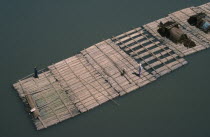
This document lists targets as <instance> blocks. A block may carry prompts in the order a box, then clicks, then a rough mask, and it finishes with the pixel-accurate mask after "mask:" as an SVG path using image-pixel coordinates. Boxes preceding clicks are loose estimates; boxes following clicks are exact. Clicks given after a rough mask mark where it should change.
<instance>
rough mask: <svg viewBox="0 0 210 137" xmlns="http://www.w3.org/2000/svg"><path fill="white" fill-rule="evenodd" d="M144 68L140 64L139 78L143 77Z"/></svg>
mask: <svg viewBox="0 0 210 137" xmlns="http://www.w3.org/2000/svg"><path fill="white" fill-rule="evenodd" d="M142 70H143V67H142V65H141V63H140V64H139V77H141V73H142Z"/></svg>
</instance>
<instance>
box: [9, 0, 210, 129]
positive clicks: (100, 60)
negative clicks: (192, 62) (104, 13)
mask: <svg viewBox="0 0 210 137" xmlns="http://www.w3.org/2000/svg"><path fill="white" fill-rule="evenodd" d="M199 12H204V13H206V14H207V15H208V17H210V3H207V4H204V5H201V6H198V7H190V8H186V9H183V10H180V11H177V12H174V13H171V14H169V15H168V16H167V17H165V18H162V19H159V20H156V21H154V22H151V23H148V24H146V25H143V26H142V27H138V28H135V29H132V30H130V31H128V32H125V33H123V34H120V35H118V36H115V37H113V38H111V39H107V40H104V41H102V42H100V43H98V44H95V45H93V46H91V47H89V48H87V49H84V50H83V51H81V52H80V53H79V54H77V55H75V56H73V57H70V58H67V59H64V60H62V61H60V62H58V63H55V64H52V65H50V66H48V67H47V68H46V69H44V70H41V71H40V72H39V78H34V77H33V75H29V76H27V77H25V78H23V79H21V80H19V81H18V82H16V83H15V84H14V85H13V86H14V88H15V89H16V90H17V92H18V94H19V96H20V97H21V98H22V100H23V101H24V103H25V104H26V105H27V106H28V107H29V108H30V109H34V110H35V111H34V110H33V111H34V112H33V114H34V116H33V121H34V124H35V126H36V128H37V129H38V130H40V129H43V128H47V127H49V126H51V125H54V124H57V123H59V122H61V121H63V120H66V119H69V118H71V117H74V116H76V115H78V114H81V113H83V112H86V111H88V110H91V109H93V108H95V107H97V106H99V105H101V104H103V103H105V102H107V101H109V100H110V101H112V102H113V103H114V104H116V105H118V103H117V102H116V101H114V98H116V97H118V96H123V95H125V94H127V93H130V92H131V91H134V90H135V89H138V88H141V87H143V86H145V85H147V84H149V83H151V82H153V81H155V80H157V79H158V78H159V77H161V76H163V75H165V74H167V73H170V72H172V71H173V70H175V69H177V68H179V67H181V66H183V65H185V64H187V61H186V60H185V59H184V58H183V57H185V56H187V55H190V54H193V53H195V52H198V51H201V50H204V49H207V48H209V47H210V34H207V33H204V32H202V31H201V30H199V29H198V28H196V27H194V26H190V25H189V24H188V23H187V21H186V20H187V19H188V18H189V17H190V16H191V15H195V14H196V13H199ZM160 21H162V22H163V23H164V22H167V21H176V22H178V23H179V24H180V28H181V29H182V30H183V32H184V33H186V34H187V35H188V36H189V37H190V38H191V39H192V40H193V41H194V42H195V43H196V45H197V46H196V47H194V48H186V47H184V46H183V45H182V44H179V45H177V44H174V43H173V42H171V41H170V40H169V39H166V38H163V37H161V36H160V35H159V33H157V29H158V24H159V22H160ZM139 63H141V64H142V66H143V70H142V73H141V76H140V77H139Z"/></svg>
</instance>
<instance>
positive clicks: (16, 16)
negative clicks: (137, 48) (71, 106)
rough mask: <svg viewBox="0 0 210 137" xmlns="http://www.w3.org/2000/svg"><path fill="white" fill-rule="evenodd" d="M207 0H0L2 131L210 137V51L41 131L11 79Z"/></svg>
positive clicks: (50, 136)
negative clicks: (139, 87)
mask: <svg viewBox="0 0 210 137" xmlns="http://www.w3.org/2000/svg"><path fill="white" fill-rule="evenodd" d="M207 2H209V1H208V0H170V1H169V0H156V1H154V0H106V1H105V0H103V1H102V0H87V1H85V0H83V1H79V0H60V1H57V0H41V1H39V0H36V1H30V0H1V1H0V19H1V20H0V47H1V49H0V137H84V136H85V137H128V136H129V137H137V136H142V137H210V107H209V106H210V99H209V96H210V87H209V86H210V84H209V82H210V61H209V60H210V50H206V51H202V52H200V53H198V54H195V55H192V56H189V57H187V58H186V59H187V60H188V61H189V64H188V65H186V66H184V67H183V68H181V69H178V70H176V71H175V72H173V73H171V74H169V75H166V76H165V77H162V78H160V79H159V80H157V81H156V82H154V83H152V84H150V85H147V86H145V87H143V88H141V89H139V90H137V91H135V92H133V93H130V94H128V95H126V96H124V97H120V98H117V99H115V100H116V101H117V102H118V103H119V104H120V106H116V105H114V104H113V103H112V102H108V103H106V104H104V105H102V106H100V107H98V108H96V109H94V110H91V111H90V112H88V113H85V114H82V115H80V116H78V117H75V118H73V119H69V120H66V121H65V122H62V123H60V124H58V125H56V126H53V127H50V128H48V129H45V130H42V131H36V130H35V128H34V126H33V124H32V121H31V120H30V118H29V116H28V114H27V113H26V111H25V110H24V106H23V103H22V102H21V100H20V99H19V97H18V95H17V94H16V92H15V91H14V90H13V89H12V88H11V85H12V84H13V83H14V82H15V81H16V80H18V79H20V78H22V77H24V76H26V75H28V74H30V73H31V72H32V71H33V67H34V66H38V67H39V68H44V67H47V66H48V65H50V64H52V63H55V62H58V61H60V60H62V59H64V58H67V57H70V56H72V55H74V54H76V53H78V52H79V51H80V50H82V49H84V48H87V47H89V46H91V45H92V44H95V43H97V42H100V41H102V40H103V39H106V38H110V37H111V36H114V35H118V34H120V33H122V32H125V31H128V30H130V29H131V28H132V27H138V26H141V25H143V24H146V23H148V22H151V21H153V20H156V19H159V18H161V17H163V16H165V15H167V14H168V13H170V12H173V11H176V10H179V9H182V8H185V7H189V6H197V5H201V4H204V3H207Z"/></svg>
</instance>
